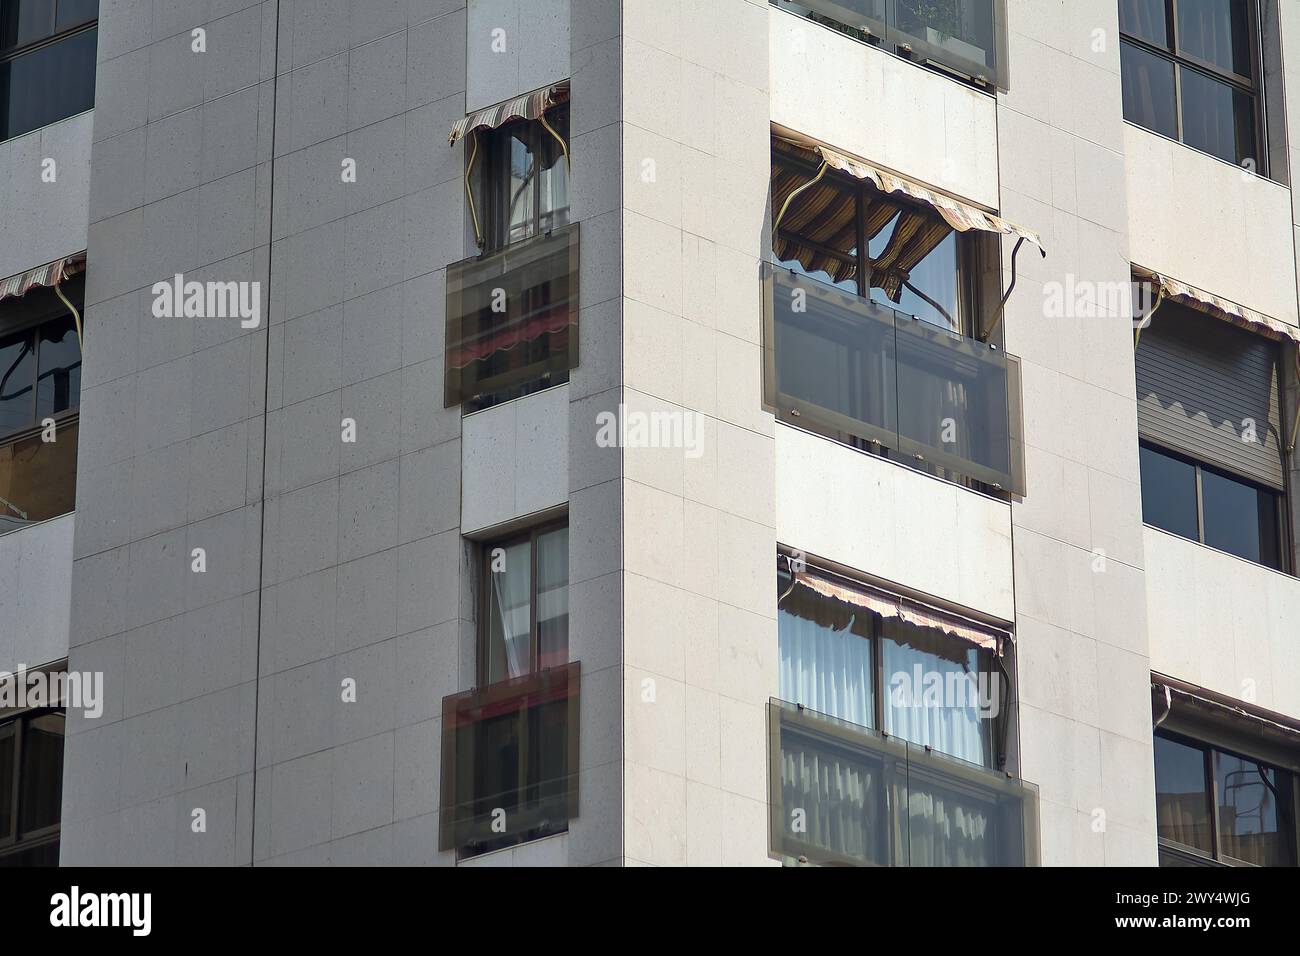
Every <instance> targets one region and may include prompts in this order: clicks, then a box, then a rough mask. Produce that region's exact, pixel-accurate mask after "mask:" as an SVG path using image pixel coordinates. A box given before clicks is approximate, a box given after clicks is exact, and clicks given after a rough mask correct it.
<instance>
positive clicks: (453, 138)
mask: <svg viewBox="0 0 1300 956" xmlns="http://www.w3.org/2000/svg"><path fill="white" fill-rule="evenodd" d="M568 98H569V81H568V80H561V81H560V82H559V83H553V84H551V85H550V86H547V87H544V88H543V89H540V90H534V91H533V92H531V93H525V94H524V95H523V96H516V97H515V98H514V99H512V100H506V102H504V103H498V104H497V105H496V106H489V107H488V108H487V109H482V110H479V111H478V112H477V113H471V114H470V115H469V116H466V117H465V118H464V119H461V120H457V121H456V123H455V125H454V126H452V128H451V132H450V133H449V134H448V136H447V144H448V145H449V146H455V145H456V143H458V142H459V141H460V140H461V139H463V138H464V137H465V136H467V135H469V134H470V133H472V132H474V131H475V130H479V129H496V128H497V127H498V126H501V125H503V124H505V123H508V122H510V121H511V120H513V119H528V120H535V119H537V118H538V117H540V116H541V115H542V114H543V113H545V112H546V111H547V110H548V109H550V108H551V107H552V106H555V105H557V104H559V103H563V102H564V101H565V100H567V99H568Z"/></svg>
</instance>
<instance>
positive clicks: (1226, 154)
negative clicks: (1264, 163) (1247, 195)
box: [1182, 69, 1259, 165]
mask: <svg viewBox="0 0 1300 956" xmlns="http://www.w3.org/2000/svg"><path fill="white" fill-rule="evenodd" d="M1182 87H1183V142H1185V143H1186V144H1187V145H1188V146H1191V147H1194V148H1195V149H1199V150H1202V151H1204V152H1206V153H1209V154H1210V155H1211V156H1217V157H1219V158H1220V159H1223V160H1226V161H1227V162H1230V163H1238V164H1240V163H1244V162H1246V161H1247V160H1252V161H1254V162H1255V164H1256V165H1258V162H1259V157H1258V156H1256V155H1255V101H1254V98H1253V97H1251V96H1250V95H1249V94H1246V93H1243V92H1242V91H1241V90H1239V89H1236V88H1235V87H1232V86H1229V85H1228V84H1227V83H1223V82H1221V81H1219V80H1215V79H1211V78H1210V77H1208V76H1205V75H1204V74H1202V73H1198V72H1196V71H1195V70H1190V69H1183V70H1182Z"/></svg>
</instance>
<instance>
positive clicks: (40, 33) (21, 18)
mask: <svg viewBox="0 0 1300 956" xmlns="http://www.w3.org/2000/svg"><path fill="white" fill-rule="evenodd" d="M52 8H53V4H52V3H51V2H50V0H4V2H3V3H0V50H6V49H9V48H10V47H16V46H23V45H24V44H27V43H31V42H32V41H34V40H39V39H41V38H42V37H47V36H49V35H50V27H51V24H52V23H53V20H52V18H51V14H52V13H53V12H54V11H53V9H52Z"/></svg>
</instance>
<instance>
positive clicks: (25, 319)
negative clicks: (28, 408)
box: [0, 274, 85, 445]
mask: <svg viewBox="0 0 1300 956" xmlns="http://www.w3.org/2000/svg"><path fill="white" fill-rule="evenodd" d="M61 289H62V291H63V294H64V295H65V296H67V297H68V300H69V301H71V302H72V303H73V304H74V305H75V306H77V311H78V312H79V313H80V314H81V316H82V319H83V325H84V318H85V276H84V274H82V275H79V276H74V277H73V278H71V279H69V280H67V281H66V282H64V283H63V284H62V285H61ZM27 296H30V297H32V301H28V302H25V301H24V299H25V298H27ZM27 296H24V297H23V298H20V299H18V300H16V304H15V302H14V300H9V301H8V302H5V303H0V341H6V340H8V339H9V338H11V337H12V336H15V335H20V334H23V333H26V334H28V335H30V336H32V337H33V338H34V340H35V347H34V348H33V349H32V353H31V354H32V369H33V372H34V374H35V377H34V378H33V380H32V396H31V404H32V416H31V421H30V422H29V423H28V424H26V425H21V426H19V427H17V428H11V429H9V430H8V431H0V445H7V444H9V443H11V442H15V441H21V440H22V439H24V438H30V437H31V436H32V435H39V434H40V433H41V430H42V428H43V426H42V425H41V421H42V419H41V418H38V417H37V397H38V396H37V393H38V391H39V386H40V368H41V336H40V330H41V329H42V328H43V327H44V326H46V325H51V324H53V323H55V322H63V321H66V320H67V319H68V318H69V313H68V311H67V306H65V305H64V304H63V303H62V302H61V301H59V299H58V298H57V296H55V294H54V292H53V290H52V289H33V290H31V291H30V292H28V293H27ZM47 296H53V297H54V298H53V301H52V302H51V301H44V300H45V299H46V297H47ZM6 306H13V307H14V308H15V310H16V311H17V312H18V313H19V314H18V315H16V316H14V317H12V318H11V319H10V321H6V320H5V316H4V310H5V308H6ZM79 351H81V352H82V362H84V361H85V355H84V352H85V348H84V344H82V343H79ZM4 373H5V369H3V368H0V377H2V376H3V375H4ZM80 415H81V387H80V385H78V388H77V396H76V402H75V404H73V405H70V406H69V407H68V408H65V409H62V410H60V411H57V412H54V413H53V414H51V415H50V416H49V417H50V418H53V419H54V422H55V425H56V426H57V427H60V428H61V427H62V426H63V425H64V424H69V423H71V422H73V421H76V420H77V419H78V418H79V417H80Z"/></svg>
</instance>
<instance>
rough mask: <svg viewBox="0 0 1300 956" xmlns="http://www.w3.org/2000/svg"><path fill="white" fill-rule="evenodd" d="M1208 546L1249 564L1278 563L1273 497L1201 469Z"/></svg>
mask: <svg viewBox="0 0 1300 956" xmlns="http://www.w3.org/2000/svg"><path fill="white" fill-rule="evenodd" d="M1201 507H1202V510H1203V513H1204V516H1205V543H1206V544H1208V545H1209V546H1210V547H1212V548H1218V549H1219V550H1220V551H1227V552H1228V553H1229V554H1235V555H1237V557H1239V558H1245V559H1246V560H1248V561H1257V562H1259V563H1261V564H1274V565H1275V564H1276V563H1277V514H1276V512H1275V511H1274V510H1273V509H1274V508H1275V507H1276V505H1275V504H1274V501H1273V496H1272V495H1271V494H1269V493H1268V492H1264V491H1261V490H1259V489H1257V488H1255V487H1254V486H1253V485H1248V484H1246V483H1245V482H1241V481H1236V480H1235V479H1232V478H1228V477H1227V476H1225V475H1220V474H1217V473H1216V472H1213V471H1210V470H1209V469H1206V468H1202V469H1201Z"/></svg>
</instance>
